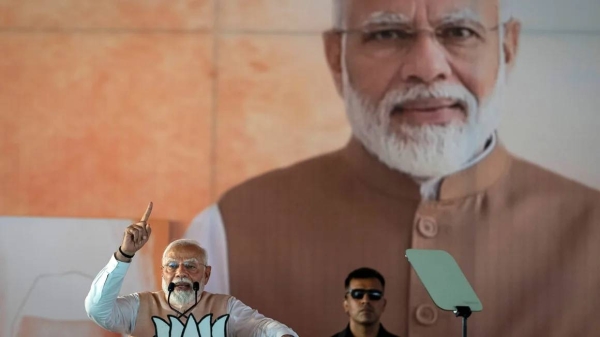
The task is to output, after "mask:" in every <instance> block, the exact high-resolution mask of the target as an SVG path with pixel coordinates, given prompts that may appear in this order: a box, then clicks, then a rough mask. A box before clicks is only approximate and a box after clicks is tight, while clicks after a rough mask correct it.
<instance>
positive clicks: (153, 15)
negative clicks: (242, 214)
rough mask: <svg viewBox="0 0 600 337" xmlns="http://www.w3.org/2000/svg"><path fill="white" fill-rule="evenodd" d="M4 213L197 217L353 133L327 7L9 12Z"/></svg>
mask: <svg viewBox="0 0 600 337" xmlns="http://www.w3.org/2000/svg"><path fill="white" fill-rule="evenodd" d="M0 22H1V26H0V29H1V33H0V50H1V51H2V56H1V57H0V76H1V78H2V81H0V154H1V155H2V160H0V190H1V191H3V192H2V193H0V214H3V215H32V216H60V217H94V218H127V217H134V216H137V215H138V214H139V215H141V214H142V213H143V211H144V209H145V207H146V205H147V203H148V201H150V200H152V201H154V205H155V207H154V211H153V214H152V217H153V218H155V219H169V220H173V221H176V222H178V223H179V224H178V225H177V226H174V227H173V228H172V234H171V236H172V237H178V236H180V235H181V234H182V233H183V232H184V230H185V227H186V226H187V224H188V223H189V222H190V220H191V219H192V218H193V217H194V216H195V215H196V214H197V213H199V212H200V211H201V210H202V209H203V208H204V207H206V206H208V205H209V204H210V203H211V202H213V201H215V200H216V197H217V196H218V195H219V194H220V193H221V192H222V191H224V190H225V189H227V188H228V187H230V186H232V185H234V184H236V183H238V182H240V181H242V180H244V179H246V178H247V177H249V176H253V175H255V174H257V173H260V172H264V171H266V170H268V169H270V168H273V167H279V166H281V165H286V164H289V163H292V162H294V161H296V160H298V159H301V158H305V157H307V156H310V155H313V154H316V153H320V152H323V151H326V150H329V149H334V148H337V147H338V146H340V145H342V144H343V143H344V142H345V141H346V139H347V137H348V135H349V127H348V126H347V124H346V121H345V117H344V114H343V110H342V102H341V101H340V100H339V98H338V97H337V94H336V92H335V89H334V87H333V84H332V80H331V79H330V77H329V72H328V71H327V68H326V65H325V60H324V57H323V54H322V49H321V40H320V34H319V32H320V31H321V30H323V29H325V28H326V27H328V26H329V24H330V2H329V1H323V0H319V1H308V2H304V1H280V0H277V1H276V0H271V1H266V0H263V1H260V0H254V1H249V0H229V1H209V0H156V1H147V0H137V1H126V2H123V1H116V0H111V1H108V0H107V1H91V0H86V1H82V0H77V1H75V0H65V1H60V2H59V1H41V0H27V1H11V2H10V3H8V1H6V0H5V1H1V0H0Z"/></svg>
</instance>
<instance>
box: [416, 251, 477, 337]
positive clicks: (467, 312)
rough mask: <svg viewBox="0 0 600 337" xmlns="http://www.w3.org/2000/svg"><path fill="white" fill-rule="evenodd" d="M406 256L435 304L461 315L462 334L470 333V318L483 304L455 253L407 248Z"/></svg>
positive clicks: (464, 336)
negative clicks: (461, 268)
mask: <svg viewBox="0 0 600 337" xmlns="http://www.w3.org/2000/svg"><path fill="white" fill-rule="evenodd" d="M406 257H407V258H408V262H410V264H411V265H412V267H413V268H414V269H415V272H416V273H417V276H418V277H419V279H420V280H421V282H422V283H423V285H424V286H425V289H427V292H428V293H429V296H430V297H431V299H432V300H433V302H434V303H435V305H437V306H438V307H439V308H440V309H442V310H446V311H453V312H454V314H455V315H456V317H462V319H463V320H462V336H463V337H467V318H469V316H471V313H472V312H475V311H481V310H483V306H482V305H481V301H480V300H479V298H478V297H477V294H475V291H474V290H473V288H472V287H471V284H469V281H468V280H467V278H466V277H465V275H464V274H463V273H462V271H461V270H460V267H459V266H458V264H457V263H456V261H455V260H454V258H453V257H452V255H450V254H448V253H447V252H445V251H443V250H429V249H407V250H406Z"/></svg>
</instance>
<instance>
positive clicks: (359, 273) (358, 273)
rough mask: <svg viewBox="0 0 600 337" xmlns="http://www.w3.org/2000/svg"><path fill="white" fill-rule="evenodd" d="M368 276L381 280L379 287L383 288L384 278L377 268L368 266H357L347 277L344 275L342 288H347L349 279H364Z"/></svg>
mask: <svg viewBox="0 0 600 337" xmlns="http://www.w3.org/2000/svg"><path fill="white" fill-rule="evenodd" d="M368 278H376V279H378V280H379V282H381V287H382V288H385V279H384V278H383V276H382V275H381V274H380V273H379V272H378V271H377V270H375V269H373V268H368V267H362V268H358V269H356V270H353V271H352V272H351V273H350V274H348V277H346V280H345V281H344V288H346V289H348V287H350V281H352V280H355V279H363V280H364V279H368Z"/></svg>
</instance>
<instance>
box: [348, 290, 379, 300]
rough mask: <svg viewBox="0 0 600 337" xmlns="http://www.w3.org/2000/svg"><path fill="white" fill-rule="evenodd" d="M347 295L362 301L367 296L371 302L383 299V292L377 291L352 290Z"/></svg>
mask: <svg viewBox="0 0 600 337" xmlns="http://www.w3.org/2000/svg"><path fill="white" fill-rule="evenodd" d="M347 294H350V296H351V297H352V298H353V299H355V300H362V299H363V297H365V294H366V295H367V296H369V299H370V300H371V301H379V300H380V299H381V298H382V297H383V292H381V291H379V290H375V289H352V290H350V291H348V292H346V295H347Z"/></svg>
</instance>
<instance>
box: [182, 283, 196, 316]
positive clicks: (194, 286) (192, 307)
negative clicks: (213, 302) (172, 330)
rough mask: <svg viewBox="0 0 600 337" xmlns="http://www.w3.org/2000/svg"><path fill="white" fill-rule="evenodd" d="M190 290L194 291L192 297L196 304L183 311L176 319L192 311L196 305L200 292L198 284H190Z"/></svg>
mask: <svg viewBox="0 0 600 337" xmlns="http://www.w3.org/2000/svg"><path fill="white" fill-rule="evenodd" d="M192 289H194V296H195V298H196V303H194V305H192V306H191V307H190V308H189V309H188V310H186V311H184V312H183V314H180V315H179V317H177V318H180V317H181V316H184V315H185V314H187V313H188V312H190V311H192V309H194V308H195V307H196V306H197V305H198V291H199V290H200V283H198V282H194V283H193V284H192Z"/></svg>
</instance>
